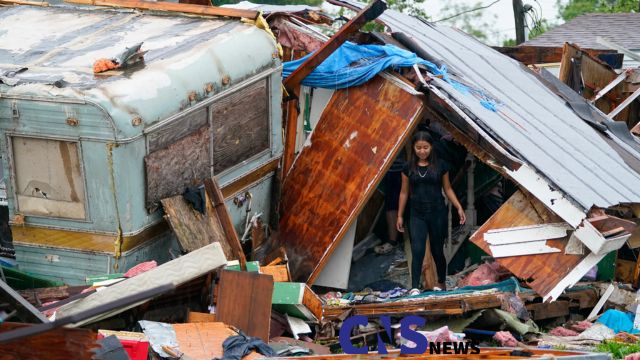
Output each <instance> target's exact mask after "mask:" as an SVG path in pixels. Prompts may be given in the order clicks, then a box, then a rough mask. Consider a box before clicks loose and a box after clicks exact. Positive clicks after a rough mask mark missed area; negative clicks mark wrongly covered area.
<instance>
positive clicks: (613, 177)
mask: <svg viewBox="0 0 640 360" xmlns="http://www.w3.org/2000/svg"><path fill="white" fill-rule="evenodd" d="M331 2H332V3H334V4H337V5H343V6H347V7H350V8H352V9H361V8H363V7H364V6H365V5H364V4H361V3H357V2H353V1H337V0H332V1H331ZM379 19H380V20H382V21H383V22H384V23H385V24H386V25H387V26H389V27H390V28H391V31H394V32H403V33H405V35H408V36H409V37H411V38H412V40H413V43H414V44H415V45H416V46H417V49H411V50H413V51H415V52H421V53H426V54H428V55H429V56H430V57H431V59H430V60H431V61H433V60H434V59H437V60H436V62H442V63H444V64H446V65H447V66H448V67H449V68H450V73H451V78H452V79H453V80H455V81H458V82H460V83H462V84H463V85H465V86H466V87H468V88H469V89H470V90H469V91H467V92H464V91H463V92H461V91H459V90H457V89H456V88H454V86H452V85H451V84H450V83H448V82H446V81H445V80H442V79H438V78H434V79H432V81H431V83H430V84H429V88H430V89H432V90H434V91H436V92H440V93H444V94H446V95H445V96H448V97H449V98H450V99H451V100H453V102H452V104H453V106H454V110H455V111H456V112H457V113H459V114H464V116H462V117H463V118H466V119H467V120H468V121H472V122H474V123H475V124H474V125H477V126H480V127H481V128H482V129H483V130H484V131H485V132H486V134H487V136H491V137H493V138H494V139H495V140H496V141H497V142H498V143H499V144H501V145H502V146H503V147H505V148H506V149H508V150H509V151H511V152H512V153H513V154H514V155H515V156H517V157H518V158H520V159H521V160H523V161H524V162H525V165H523V166H522V167H520V168H519V169H517V170H508V171H507V173H508V174H509V175H510V176H511V177H512V178H513V179H514V180H515V181H517V182H518V183H520V185H521V186H524V187H526V188H527V189H528V190H529V191H530V192H531V193H532V194H533V195H535V196H536V197H538V198H539V199H540V200H541V201H542V202H543V203H544V204H545V205H547V206H548V207H549V208H551V209H552V210H554V211H555V212H556V213H558V215H560V216H561V217H562V218H563V219H564V220H565V221H567V222H568V223H570V224H571V225H572V226H577V225H578V224H579V223H580V222H581V221H582V219H583V218H584V217H585V214H586V212H587V211H588V210H589V209H590V208H591V207H592V206H594V205H595V206H598V207H603V208H607V207H610V206H613V205H617V204H620V203H638V202H640V188H639V187H637V186H635V185H636V184H638V183H639V182H640V175H639V174H638V173H637V172H635V171H633V170H632V169H631V168H630V167H629V166H628V165H627V164H626V163H625V161H624V160H623V159H622V157H621V156H620V155H619V154H618V153H617V152H616V151H615V150H614V149H612V147H611V146H610V145H609V144H608V143H607V142H606V141H605V140H603V139H602V138H601V137H600V136H599V134H598V133H597V132H596V130H594V129H593V128H592V127H590V126H589V125H588V124H586V123H585V122H584V121H583V120H582V119H581V118H580V117H578V116H577V115H576V114H575V113H574V112H573V111H572V110H571V109H570V108H569V107H567V106H566V105H565V102H564V100H562V99H560V98H559V97H558V96H556V95H555V94H554V93H552V92H551V91H549V90H548V89H547V88H546V87H545V86H544V85H543V84H541V83H540V82H539V81H538V80H537V79H536V77H535V75H534V74H533V73H532V72H531V71H529V70H528V69H527V68H526V67H524V66H522V65H521V64H520V63H518V62H517V61H515V60H512V59H510V58H508V57H506V56H504V55H502V54H500V53H498V52H497V51H495V50H493V49H491V48H490V47H488V46H486V45H484V44H482V43H480V42H479V41H477V40H475V39H473V38H472V37H470V36H469V35H467V34H465V33H463V32H461V31H458V30H456V29H453V28H449V27H445V26H438V25H434V24H431V23H427V22H423V21H421V20H419V19H417V18H414V17H411V16H409V15H405V14H401V13H399V12H397V11H393V10H387V11H386V12H385V13H384V14H382V15H381V16H380V18H379ZM483 99H484V100H487V99H488V100H490V101H491V102H493V103H495V104H496V105H495V111H492V110H491V109H489V108H487V107H485V106H483V105H481V101H480V100H483ZM632 155H633V156H636V157H637V156H638V154H637V153H634V154H632Z"/></svg>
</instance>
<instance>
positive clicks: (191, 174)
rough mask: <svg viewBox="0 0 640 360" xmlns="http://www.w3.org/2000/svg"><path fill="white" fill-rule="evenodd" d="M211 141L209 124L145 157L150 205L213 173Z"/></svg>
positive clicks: (148, 201)
mask: <svg viewBox="0 0 640 360" xmlns="http://www.w3.org/2000/svg"><path fill="white" fill-rule="evenodd" d="M210 143H211V140H210V134H209V127H207V126H205V127H202V128H200V129H199V130H197V131H195V132H193V133H192V134H191V135H188V136H185V137H183V138H182V139H180V140H178V141H176V142H174V143H172V144H171V145H169V146H167V147H166V148H163V149H161V150H156V151H154V152H152V153H150V154H149V155H147V156H145V157H144V164H145V170H146V180H147V194H146V205H147V207H153V206H155V205H156V204H157V203H158V202H159V201H160V200H161V199H164V198H167V197H171V196H174V195H177V194H182V192H183V191H184V189H185V188H186V187H188V186H191V185H195V184H200V183H202V180H203V179H205V178H208V177H210V176H211V161H210V159H209V149H210Z"/></svg>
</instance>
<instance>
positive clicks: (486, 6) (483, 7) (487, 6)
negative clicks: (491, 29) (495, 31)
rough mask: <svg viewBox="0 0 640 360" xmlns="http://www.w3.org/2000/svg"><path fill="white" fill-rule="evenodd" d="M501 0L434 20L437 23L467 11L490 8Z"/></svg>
mask: <svg viewBox="0 0 640 360" xmlns="http://www.w3.org/2000/svg"><path fill="white" fill-rule="evenodd" d="M499 1H500V0H495V1H494V2H492V3H491V4H489V5H483V6H480V7H477V8H474V9H469V10H465V11H463V12H461V13H458V14H455V15H451V16H449V17H446V18H444V19H440V20H436V21H434V23H437V22H440V21H445V20H449V19H453V18H454V17H458V16H460V15H464V14H466V13H470V12H474V11H478V10H482V9H486V8H489V7H491V6H493V5H494V4H496V3H498V2H499Z"/></svg>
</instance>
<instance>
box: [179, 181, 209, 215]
mask: <svg viewBox="0 0 640 360" xmlns="http://www.w3.org/2000/svg"><path fill="white" fill-rule="evenodd" d="M182 197H183V198H184V199H185V200H186V201H187V202H188V203H189V204H191V206H193V208H194V209H195V210H196V211H198V212H199V213H201V214H204V201H205V200H204V199H205V195H204V188H198V187H197V186H191V187H188V188H187V189H186V190H185V191H184V193H183V194H182Z"/></svg>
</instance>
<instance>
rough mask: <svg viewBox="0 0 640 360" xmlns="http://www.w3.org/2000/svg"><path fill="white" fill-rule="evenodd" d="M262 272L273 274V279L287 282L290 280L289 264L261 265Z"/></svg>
mask: <svg viewBox="0 0 640 360" xmlns="http://www.w3.org/2000/svg"><path fill="white" fill-rule="evenodd" d="M260 273H262V274H265V275H271V276H273V281H276V282H278V281H279V282H287V281H290V280H291V279H290V277H289V269H288V268H287V265H286V264H285V265H271V266H260Z"/></svg>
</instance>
